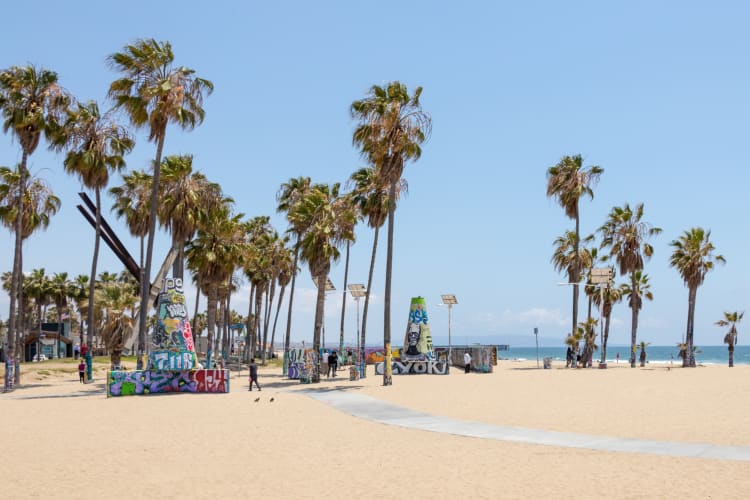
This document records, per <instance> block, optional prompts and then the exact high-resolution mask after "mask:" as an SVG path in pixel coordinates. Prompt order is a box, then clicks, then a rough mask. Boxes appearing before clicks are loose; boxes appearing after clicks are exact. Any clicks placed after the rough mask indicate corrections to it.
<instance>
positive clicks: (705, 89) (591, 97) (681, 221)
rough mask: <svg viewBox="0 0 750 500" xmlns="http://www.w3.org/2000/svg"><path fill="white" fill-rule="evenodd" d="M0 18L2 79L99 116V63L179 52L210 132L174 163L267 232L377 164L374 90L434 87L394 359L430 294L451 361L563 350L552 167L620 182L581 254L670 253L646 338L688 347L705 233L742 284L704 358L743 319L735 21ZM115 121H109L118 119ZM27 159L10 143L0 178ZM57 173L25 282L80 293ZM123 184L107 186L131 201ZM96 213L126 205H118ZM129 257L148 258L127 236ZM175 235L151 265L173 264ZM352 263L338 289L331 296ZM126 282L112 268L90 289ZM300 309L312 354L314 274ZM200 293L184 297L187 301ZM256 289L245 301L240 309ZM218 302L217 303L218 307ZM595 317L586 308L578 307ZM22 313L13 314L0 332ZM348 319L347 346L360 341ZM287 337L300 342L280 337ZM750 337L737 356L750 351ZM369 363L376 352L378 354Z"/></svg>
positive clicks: (360, 252) (207, 9) (377, 307)
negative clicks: (316, 194) (206, 89)
mask: <svg viewBox="0 0 750 500" xmlns="http://www.w3.org/2000/svg"><path fill="white" fill-rule="evenodd" d="M26 9H27V7H25V6H24V5H22V4H21V3H11V4H9V5H7V6H4V17H5V18H6V19H17V20H18V22H7V23H5V26H4V29H3V30H2V31H1V32H0V66H2V67H7V66H10V65H21V64H25V63H33V64H36V65H39V66H44V67H46V68H49V69H53V70H55V71H57V72H58V74H59V80H60V83H61V84H62V85H63V86H64V87H66V88H67V89H68V90H69V91H70V92H72V93H73V94H74V95H75V96H76V97H77V98H79V99H81V100H86V99H97V100H99V101H104V99H105V94H106V90H107V88H108V86H109V83H110V82H111V81H112V80H113V79H115V78H116V77H117V75H116V74H115V73H114V72H113V71H111V70H110V69H109V68H108V67H107V65H106V64H105V58H106V56H107V55H109V54H111V53H113V52H115V51H118V50H120V49H121V48H122V47H123V45H124V44H126V43H128V42H131V41H133V40H135V39H136V38H144V37H153V38H156V39H159V40H169V41H170V42H171V43H172V45H173V48H174V51H175V55H176V63H177V64H182V65H186V66H189V67H192V68H194V69H196V71H197V73H198V75H200V76H202V77H204V78H208V79H210V80H212V81H213V82H214V84H215V86H216V90H215V92H214V94H213V95H212V96H210V97H209V98H208V99H207V100H206V102H205V109H206V120H205V122H204V124H203V125H202V126H200V127H199V128H197V129H196V130H195V131H193V132H190V133H185V132H181V131H179V130H177V129H176V128H174V127H170V128H169V129H168V132H167V140H166V145H165V153H166V154H186V153H190V154H193V155H194V157H195V159H194V166H195V167H197V168H198V169H200V170H201V171H203V172H204V173H205V174H206V175H207V176H208V177H209V178H210V179H212V180H213V181H215V182H219V183H220V184H221V185H222V186H223V187H224V190H225V192H226V193H227V194H228V195H229V196H232V197H233V198H234V199H235V200H236V202H237V203H236V209H237V211H239V212H243V213H245V214H247V215H248V216H255V215H270V216H271V217H272V222H273V224H274V225H275V227H276V228H277V229H278V230H279V231H280V232H282V231H284V230H285V229H286V223H285V221H284V219H283V218H282V217H281V216H279V215H278V214H276V213H275V207H276V201H275V194H276V191H277V189H278V187H279V185H280V184H281V183H283V182H285V181H286V180H287V179H289V178H290V177H296V176H299V175H308V176H311V177H312V178H313V180H315V181H317V182H337V181H339V182H343V181H345V180H346V179H347V178H348V176H349V175H350V174H351V172H353V171H354V170H355V169H356V168H358V167H360V166H362V165H363V162H362V160H361V159H360V158H359V156H358V154H357V152H356V150H355V149H354V148H353V147H352V146H351V134H352V130H353V128H354V123H353V122H352V120H351V119H350V117H349V113H348V107H349V105H350V104H351V102H352V101H353V100H356V99H359V98H362V97H363V96H364V95H365V93H366V92H367V90H368V88H369V87H370V86H371V85H373V84H382V83H385V82H388V81H391V80H400V81H402V82H404V83H406V84H407V85H408V86H409V87H410V88H413V87H414V86H417V85H421V86H422V87H424V92H423V99H422V103H423V106H424V109H425V110H426V111H428V112H429V113H430V114H431V115H432V119H433V133H432V137H431V138H430V141H429V142H428V143H427V144H426V145H425V146H424V153H423V156H422V158H421V159H420V160H419V161H418V162H416V163H414V164H409V165H408V166H407V168H406V170H405V174H404V177H405V178H406V179H407V181H408V183H409V194H408V196H407V197H406V198H405V199H404V200H403V202H402V203H401V204H400V205H399V209H398V211H397V215H396V228H395V260H394V281H393V309H392V315H393V318H394V321H393V324H392V329H393V332H394V339H395V340H396V341H397V342H398V339H400V338H401V335H403V331H404V330H405V327H406V320H407V314H408V308H409V301H410V297H412V296H417V295H421V296H424V297H426V299H427V304H428V306H429V307H430V309H429V313H430V315H431V325H432V333H433V337H435V340H436V342H437V343H443V342H447V311H446V310H445V309H444V308H443V307H438V306H437V304H438V303H439V302H440V294H441V293H454V294H456V295H457V297H458V300H459V305H457V306H455V307H454V309H453V314H452V318H453V323H452V331H453V342H454V344H455V343H459V342H461V343H463V342H485V341H492V342H502V343H510V344H511V345H516V346H520V345H533V342H534V339H533V334H532V330H533V328H534V327H538V328H539V330H540V340H541V341H542V343H543V345H560V342H561V339H562V338H563V337H564V335H565V333H566V331H567V329H569V323H570V315H571V311H570V301H571V300H570V297H571V290H570V289H569V288H568V287H561V286H556V283H557V282H560V281H565V279H564V277H563V276H561V275H558V274H557V273H556V272H555V271H554V270H553V269H552V266H551V264H550V256H551V253H552V241H553V240H554V239H555V237H557V236H558V235H560V234H562V233H563V231H565V230H566V229H569V228H572V227H573V224H572V222H571V221H570V220H568V219H566V218H565V217H564V214H563V212H562V210H561V209H560V208H559V207H558V206H557V204H556V203H555V202H554V201H553V200H550V199H547V198H546V196H545V188H546V178H545V172H546V169H547V168H548V167H549V166H551V165H553V164H555V163H556V162H557V161H558V160H559V158H560V157H561V156H563V155H568V154H582V155H583V156H584V158H585V161H586V164H589V165H600V166H601V167H603V168H604V169H605V173H604V174H603V176H602V178H601V181H600V183H599V184H598V185H597V186H596V187H595V198H594V200H593V201H589V200H586V201H583V202H582V205H581V211H582V215H581V225H582V231H583V232H584V233H586V234H587V233H590V232H593V231H594V230H595V229H596V228H597V227H599V226H600V225H601V223H602V222H603V221H604V219H605V216H606V214H607V213H608V211H609V209H610V208H611V207H612V206H614V205H621V204H623V203H625V202H629V203H630V204H631V205H633V204H636V203H640V202H643V203H645V219H646V220H647V221H649V222H651V223H653V224H654V225H656V226H659V227H661V228H662V229H663V230H664V232H663V234H662V235H661V236H658V237H657V238H655V239H654V240H653V241H652V243H653V245H654V247H655V255H654V257H653V259H652V260H651V261H650V262H649V263H648V264H647V267H646V272H647V273H648V274H649V275H650V276H651V282H652V290H653V292H654V295H655V299H654V301H653V302H647V303H645V304H644V307H643V310H642V312H641V319H640V327H639V340H645V341H648V342H651V343H652V344H660V345H661V344H673V343H675V342H677V341H679V340H680V338H681V336H682V335H683V333H684V330H685V324H686V317H687V290H686V289H685V287H684V286H683V283H682V281H681V279H680V277H679V275H678V273H677V272H676V271H675V270H674V269H671V268H669V265H668V259H669V254H670V247H669V242H670V241H671V240H673V239H675V238H676V237H678V236H679V235H680V234H681V233H682V232H683V231H684V230H686V229H689V228H690V227H692V226H702V227H705V228H710V229H711V230H712V240H713V241H714V244H715V245H716V248H717V250H718V252H719V253H721V254H723V255H724V256H725V257H726V259H727V265H726V266H723V267H719V268H718V269H717V270H716V271H715V272H714V273H712V274H711V275H709V276H708V278H707V279H706V282H705V284H704V285H703V286H702V287H701V288H700V289H699V291H698V297H697V311H696V343H697V344H699V345H714V344H720V343H721V339H722V338H723V331H722V330H721V329H719V328H718V327H716V326H714V325H713V322H714V321H716V320H717V319H719V318H720V317H721V315H722V311H724V310H745V309H746V308H747V302H748V292H749V291H750V290H749V288H750V286H749V285H748V277H749V276H748V275H749V273H748V268H747V265H746V263H745V262H744V259H745V256H746V254H747V248H748V223H747V219H746V218H745V217H744V215H745V212H746V211H747V208H746V207H747V204H746V203H745V200H746V199H747V185H748V180H749V179H748V177H750V174H748V169H747V165H746V164H747V161H748V158H749V157H750V155H748V140H747V135H748V127H747V117H748V116H750V101H749V100H748V91H749V90H750V72H749V66H748V63H747V52H748V48H749V45H750V44H749V43H748V42H750V34H749V33H748V31H747V29H746V26H747V20H748V14H750V7H748V6H747V5H746V4H745V3H742V2H723V1H718V2H711V3H710V4H709V3H705V2H685V1H680V2H677V1H672V2H667V1H665V2H637V1H636V2H620V3H614V2H593V1H592V2H513V3H510V2H450V3H448V2H446V3H445V4H443V3H440V2H393V1H384V2H378V3H372V2H346V1H339V2H326V1H321V2H246V3H240V2H236V3H235V2H214V3H212V4H210V5H209V4H205V3H198V2H192V1H185V2H181V3H180V5H179V7H176V6H175V5H173V4H166V3H162V2H144V1H131V2H128V5H127V7H122V6H121V5H120V4H110V3H109V2H69V3H68V5H67V7H66V8H65V9H58V8H57V4H56V3H52V2H41V3H38V4H37V7H36V8H35V9H36V13H35V16H34V17H33V18H31V19H30V18H29V17H28V13H27V12H26ZM103 107H107V106H103ZM136 137H137V141H138V144H137V146H136V149H135V151H134V152H133V153H132V154H131V155H130V156H129V157H128V168H144V167H145V166H147V165H148V162H149V160H150V159H151V158H153V155H154V151H155V148H154V145H153V144H151V143H148V142H147V140H146V137H145V135H144V134H143V133H138V134H137V136H136ZM19 160H20V152H19V148H18V145H17V144H16V143H14V142H13V141H12V140H11V137H10V136H8V135H3V136H0V164H3V165H12V164H14V163H15V162H18V161H19ZM61 162H62V158H61V157H60V156H57V155H54V154H52V153H49V152H48V151H46V150H45V149H44V147H40V149H39V150H38V151H37V152H36V153H35V154H34V155H33V156H32V158H31V163H30V166H31V170H32V172H34V173H35V174H36V175H38V176H40V177H42V178H44V179H46V180H47V181H48V182H49V183H50V184H51V185H52V186H53V189H54V190H55V192H56V193H57V194H58V195H59V196H60V197H61V198H62V202H63V207H62V210H61V211H60V213H59V214H58V215H57V216H56V217H55V218H54V219H53V221H52V225H51V227H50V228H49V230H48V231H47V232H45V233H40V234H38V235H35V236H33V237H32V238H30V239H29V240H28V241H27V243H26V246H25V254H24V269H25V270H27V271H28V270H31V269H32V268H37V267H44V268H45V269H46V270H47V272H48V273H53V272H59V271H68V272H69V273H71V274H74V275H75V274H79V273H85V274H88V273H89V269H90V255H91V251H92V248H93V232H92V231H91V230H90V228H89V227H88V226H87V225H86V224H85V222H84V221H83V219H82V217H81V216H80V215H79V213H78V212H77V210H76V208H75V205H76V204H78V203H79V200H78V198H77V195H76V193H77V192H78V191H79V190H80V185H79V183H78V181H77V180H76V179H74V178H72V177H69V176H67V175H66V174H65V173H64V172H63V170H62V166H61ZM119 182H120V179H119V177H117V176H115V178H114V179H113V183H112V184H113V185H116V184H119ZM105 205H107V206H109V205H111V200H108V199H105ZM108 215H109V217H108V218H109V220H110V222H111V223H112V225H113V226H114V227H115V228H116V229H117V230H118V232H119V234H120V236H121V238H122V239H123V240H124V241H125V242H126V245H127V246H128V247H129V249H130V251H131V253H132V254H134V255H136V254H137V248H138V246H137V242H136V241H135V240H133V239H132V238H130V237H129V236H128V234H127V231H126V230H125V229H124V227H123V225H122V224H121V223H120V222H119V221H117V220H116V219H115V218H114V216H113V215H111V214H108ZM357 237H358V240H357V243H356V244H355V245H354V246H353V247H352V261H351V270H350V282H361V283H364V282H365V281H366V278H367V270H368V265H369V259H370V252H371V249H372V234H371V231H370V230H368V229H367V228H366V227H364V226H361V227H360V228H359V229H358V232H357ZM381 241H383V244H382V245H381V246H380V248H379V249H378V260H377V267H376V271H375V274H376V279H375V283H374V286H373V294H374V296H373V304H372V309H371V313H370V320H371V321H370V322H369V324H368V338H369V341H370V342H372V343H376V342H377V339H379V338H382V330H383V323H382V316H383V311H382V309H383V301H382V297H383V282H384V268H385V245H384V240H383V239H382V240H381ZM167 246H168V237H167V235H166V234H164V233H160V234H159V235H158V237H157V241H156V250H155V260H157V261H159V260H160V259H162V258H163V256H164V255H165V254H166V251H167ZM11 266H12V239H11V237H10V235H9V233H8V232H7V231H3V232H2V233H0V269H2V270H9V269H10V268H11ZM343 267H344V266H343V259H342V261H341V262H340V263H339V264H338V265H335V266H334V268H333V271H332V275H331V278H332V280H333V281H334V283H335V284H336V285H337V287H338V288H339V289H340V288H341V285H342V282H343ZM120 269H121V265H120V264H119V262H118V261H117V260H116V259H115V258H114V256H113V255H112V254H111V253H110V252H109V250H108V249H106V248H105V249H103V251H102V255H101V259H100V263H99V270H100V271H101V270H109V271H113V272H117V271H119V270H120ZM298 283H299V290H298V292H297V295H296V297H295V304H298V305H299V306H298V308H297V309H296V311H295V316H294V319H293V323H292V337H293V338H294V339H297V340H311V339H312V330H313V321H312V318H313V306H314V304H313V302H314V287H313V285H312V282H311V280H310V275H309V272H308V270H307V269H306V268H305V269H303V270H302V272H301V274H300V279H299V280H298ZM193 295H194V293H193V291H192V290H190V291H188V300H190V301H191V302H192V300H193V299H192V297H193ZM247 296H248V291H247V289H246V288H244V289H243V290H242V291H241V292H240V293H238V294H237V295H236V296H235V297H233V306H234V307H235V308H236V309H237V310H239V311H241V312H242V313H243V314H246V312H247ZM203 303H204V304H205V301H204V302H203ZM326 305H327V307H326V326H327V332H328V333H327V340H330V339H331V338H333V337H334V336H335V337H336V338H337V337H338V331H339V327H338V325H339V321H340V320H339V318H340V309H341V295H340V294H332V295H331V296H329V298H328V301H327V304H326ZM585 308H586V303H585V301H584V300H581V303H580V310H581V311H584V312H585ZM7 311H8V298H7V296H4V295H3V296H0V317H7ZM354 313H355V309H354V306H353V302H350V303H349V305H348V306H347V321H346V328H345V330H346V334H345V337H346V339H347V341H353V339H354V336H355V330H356V326H355V314H354ZM613 321H614V322H613V326H612V331H611V334H610V343H611V344H627V343H629V336H630V310H629V309H628V308H627V307H626V305H624V304H621V305H619V306H616V307H615V309H614V313H613ZM280 323H281V324H280V325H279V331H283V329H284V328H285V321H284V320H283V319H282V320H280ZM743 330H744V329H743V328H742V327H740V343H746V342H744V341H743V335H742V331H743ZM370 342H368V343H370Z"/></svg>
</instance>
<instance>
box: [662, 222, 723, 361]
mask: <svg viewBox="0 0 750 500" xmlns="http://www.w3.org/2000/svg"><path fill="white" fill-rule="evenodd" d="M669 245H670V246H671V247H673V248H674V250H673V251H672V255H671V257H670V259H669V265H670V266H672V267H674V268H675V269H677V271H678V272H679V273H680V276H682V280H683V281H684V282H685V286H687V288H688V318H687V332H686V335H685V343H686V344H687V356H685V358H684V359H683V364H682V366H683V367H685V366H690V367H695V354H694V352H693V346H694V344H693V326H694V320H695V297H696V295H697V293H698V287H699V286H701V285H702V284H703V280H705V279H706V275H707V274H708V273H709V272H710V271H711V270H712V269H713V268H714V265H715V264H716V263H717V262H721V263H722V264H724V263H726V260H725V259H724V257H723V256H721V255H714V250H715V248H714V245H713V243H711V231H706V230H704V229H703V228H700V227H694V228H691V229H690V230H688V231H685V232H684V233H683V234H682V235H680V237H679V238H677V239H676V240H673V241H672V242H671V243H670V244H669Z"/></svg>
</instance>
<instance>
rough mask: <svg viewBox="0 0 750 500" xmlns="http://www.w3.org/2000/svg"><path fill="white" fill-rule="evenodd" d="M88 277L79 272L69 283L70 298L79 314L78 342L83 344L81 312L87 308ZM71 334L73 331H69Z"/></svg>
mask: <svg viewBox="0 0 750 500" xmlns="http://www.w3.org/2000/svg"><path fill="white" fill-rule="evenodd" d="M88 291H89V277H88V276H86V275H85V274H79V275H78V276H76V277H75V278H73V281H72V283H71V291H70V298H71V299H73V302H74V303H75V305H76V308H77V309H78V314H79V316H80V326H81V331H80V342H81V344H83V335H84V331H83V323H84V321H83V314H84V311H87V310H88V298H89V292H88ZM72 336H73V333H72V332H71V337H72Z"/></svg>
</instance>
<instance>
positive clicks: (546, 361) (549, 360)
mask: <svg viewBox="0 0 750 500" xmlns="http://www.w3.org/2000/svg"><path fill="white" fill-rule="evenodd" d="M543 363H544V369H545V370H549V369H551V368H552V358H544V361H543Z"/></svg>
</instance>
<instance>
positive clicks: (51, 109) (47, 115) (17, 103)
mask: <svg viewBox="0 0 750 500" xmlns="http://www.w3.org/2000/svg"><path fill="white" fill-rule="evenodd" d="M69 101H70V98H69V96H68V94H67V93H66V92H65V91H64V90H63V89H62V87H60V86H59V85H58V83H57V73H55V72H54V71H50V70H47V69H44V68H36V67H34V66H31V65H28V66H23V67H19V66H13V67H11V68H8V69H5V70H2V71H0V113H2V117H3V132H5V133H8V132H9V131H10V132H11V134H12V136H13V137H14V138H16V139H17V140H18V143H19V145H20V146H21V163H20V165H19V167H18V174H19V178H18V182H17V183H16V189H17V192H16V193H15V195H16V213H18V212H19V211H20V207H21V206H23V203H24V199H25V198H26V195H25V192H24V191H25V189H26V187H27V185H28V183H27V182H26V176H27V174H28V170H27V162H28V159H29V156H31V155H32V154H33V153H34V151H36V149H37V147H38V146H39V142H40V140H41V137H42V135H44V136H45V137H47V138H48V139H49V138H51V137H53V136H54V135H55V133H56V131H57V130H58V127H59V123H60V120H61V117H62V115H63V112H64V110H65V108H66V107H67V105H68V103H69ZM23 219H24V218H23V217H17V218H16V219H15V222H16V226H15V229H14V233H15V243H14V250H13V274H12V280H11V292H10V313H9V314H8V338H9V339H11V343H10V346H9V349H8V355H9V357H10V358H11V359H15V360H16V370H15V374H16V382H20V380H19V378H20V371H19V368H20V367H19V357H18V356H16V343H17V342H18V341H19V336H18V335H17V332H16V326H17V324H16V321H17V312H16V306H17V300H18V296H19V293H20V288H21V279H22V278H21V273H22V269H23V267H22V259H23V254H22V252H23V250H22V241H23V237H22V235H23V233H24V228H23ZM19 326H20V325H19Z"/></svg>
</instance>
